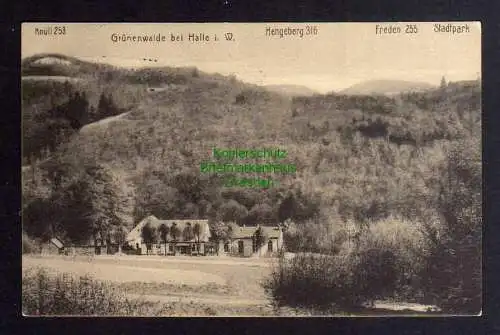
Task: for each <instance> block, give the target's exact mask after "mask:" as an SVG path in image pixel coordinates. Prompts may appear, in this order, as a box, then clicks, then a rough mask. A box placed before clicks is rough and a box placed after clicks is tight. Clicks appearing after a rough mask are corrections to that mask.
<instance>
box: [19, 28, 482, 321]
mask: <svg viewBox="0 0 500 335" xmlns="http://www.w3.org/2000/svg"><path fill="white" fill-rule="evenodd" d="M21 51H22V52H21V57H22V60H21V76H22V187H23V189H22V190H23V191H22V196H23V200H22V221H23V225H22V226H23V227H22V228H23V235H22V243H23V248H22V250H23V257H22V269H23V278H22V313H23V315H25V316H88V315H91V316H162V317H178V316H181V317H182V316H186V317H190V316H223V317H225V316H255V317H275V316H297V317H310V316H334V317H338V316H349V317H350V316H388V315H396V316H408V315H410V316H414V315H419V316H446V315H480V314H481V311H482V299H481V297H482V287H481V283H482V273H481V268H482V265H481V264H482V263H481V259H482V249H481V239H482V201H481V199H482V196H481V194H482V175H481V167H482V157H481V145H482V144H481V24H480V22H379V23H377V22H371V23H206V24H204V23H196V24H194V23H183V24H180V23H175V24H167V23H161V24H152V23H147V24H146V23H144V24H140V23H134V24H131V23H109V24H107V23H99V24H97V23H40V22H37V23H23V25H22V50H21Z"/></svg>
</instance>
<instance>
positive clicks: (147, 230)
mask: <svg viewBox="0 0 500 335" xmlns="http://www.w3.org/2000/svg"><path fill="white" fill-rule="evenodd" d="M141 237H142V240H143V241H144V243H146V248H147V253H148V254H150V253H151V249H152V246H153V243H155V242H156V241H157V239H158V235H157V231H156V228H155V227H154V226H152V225H151V224H150V223H149V222H148V223H147V224H145V225H144V226H143V227H142V229H141Z"/></svg>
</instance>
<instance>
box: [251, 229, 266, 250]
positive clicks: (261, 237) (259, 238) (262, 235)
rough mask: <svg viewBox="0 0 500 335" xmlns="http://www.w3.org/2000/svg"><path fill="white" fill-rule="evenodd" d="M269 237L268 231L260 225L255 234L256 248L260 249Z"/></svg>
mask: <svg viewBox="0 0 500 335" xmlns="http://www.w3.org/2000/svg"><path fill="white" fill-rule="evenodd" d="M268 239H269V236H268V235H267V233H266V232H265V231H264V229H262V227H261V226H258V227H257V229H256V230H255V233H254V235H253V243H254V245H255V250H254V251H257V250H259V249H260V248H261V247H262V246H263V245H264V244H265V243H266V242H267V240H268Z"/></svg>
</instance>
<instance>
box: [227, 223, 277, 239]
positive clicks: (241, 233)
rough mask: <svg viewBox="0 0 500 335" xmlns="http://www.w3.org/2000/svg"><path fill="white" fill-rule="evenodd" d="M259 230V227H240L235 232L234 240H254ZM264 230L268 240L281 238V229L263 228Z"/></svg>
mask: <svg viewBox="0 0 500 335" xmlns="http://www.w3.org/2000/svg"><path fill="white" fill-rule="evenodd" d="M257 228H258V226H249V227H247V226H245V227H238V228H237V229H236V230H234V231H233V234H232V238H252V236H253V235H254V234H255V231H256V230H257ZM262 230H263V231H264V234H265V235H267V237H268V238H279V236H280V229H279V228H278V227H265V226H262Z"/></svg>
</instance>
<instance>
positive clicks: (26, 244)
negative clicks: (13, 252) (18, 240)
mask: <svg viewBox="0 0 500 335" xmlns="http://www.w3.org/2000/svg"><path fill="white" fill-rule="evenodd" d="M22 247H23V254H31V253H38V252H39V251H40V245H39V243H38V242H37V241H35V240H33V239H31V238H30V237H29V236H28V235H27V234H26V233H25V232H23V234H22Z"/></svg>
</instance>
